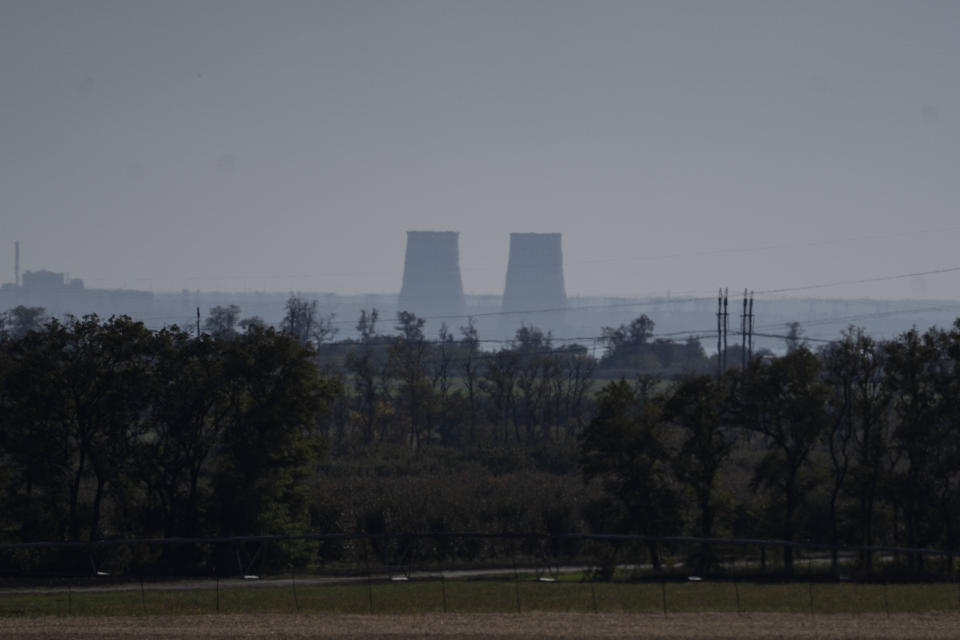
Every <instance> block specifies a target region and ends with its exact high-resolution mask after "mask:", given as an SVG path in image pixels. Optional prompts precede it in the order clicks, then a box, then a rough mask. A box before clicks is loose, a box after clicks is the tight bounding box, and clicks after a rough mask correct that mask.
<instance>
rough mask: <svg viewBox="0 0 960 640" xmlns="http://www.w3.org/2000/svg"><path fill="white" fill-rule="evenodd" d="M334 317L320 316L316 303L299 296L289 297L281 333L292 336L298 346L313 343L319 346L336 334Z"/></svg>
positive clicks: (331, 315)
mask: <svg viewBox="0 0 960 640" xmlns="http://www.w3.org/2000/svg"><path fill="white" fill-rule="evenodd" d="M334 317H335V315H334V314H332V313H331V314H330V315H327V316H320V315H319V313H318V312H317V301H316V300H310V301H307V300H306V299H305V298H302V297H300V296H296V295H294V296H290V297H289V298H288V299H287V303H286V314H285V315H284V317H283V331H284V332H285V333H287V334H289V335H291V336H293V337H294V338H295V339H296V340H297V341H298V342H299V343H300V344H308V343H313V344H314V346H320V345H321V344H323V343H324V342H326V341H327V340H330V339H332V338H333V336H335V335H336V334H337V329H336V327H334V326H333V319H334Z"/></svg>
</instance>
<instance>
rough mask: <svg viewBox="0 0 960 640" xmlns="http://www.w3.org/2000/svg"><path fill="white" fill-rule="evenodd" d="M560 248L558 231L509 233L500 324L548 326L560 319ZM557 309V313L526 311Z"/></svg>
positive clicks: (563, 299)
mask: <svg viewBox="0 0 960 640" xmlns="http://www.w3.org/2000/svg"><path fill="white" fill-rule="evenodd" d="M566 305H567V293H566V290H565V289H564V286H563V249H562V248H561V234H559V233H511V234H510V259H509V262H508V263H507V283H506V286H505V287H504V290H503V307H502V309H503V311H504V312H505V314H506V315H505V316H504V318H503V321H504V322H503V323H502V325H503V326H506V325H510V326H513V327H519V326H520V325H521V324H522V323H527V324H535V325H537V326H538V327H540V328H542V329H551V328H553V327H556V326H557V324H558V323H562V321H563V313H562V311H560V310H562V309H563V308H564V307H566ZM544 309H550V310H556V313H551V314H544V313H536V314H530V315H529V317H527V316H525V314H523V313H522V312H525V311H540V310H544Z"/></svg>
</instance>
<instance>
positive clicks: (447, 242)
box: [399, 231, 463, 326]
mask: <svg viewBox="0 0 960 640" xmlns="http://www.w3.org/2000/svg"><path fill="white" fill-rule="evenodd" d="M459 236H460V234H459V233H457V232H456V231H408V232H407V255H406V258H405V259H404V263H403V287H402V288H401V289H400V307H399V309H400V310H401V311H412V312H413V313H415V314H417V315H418V316H420V317H421V318H427V319H428V321H429V319H430V318H431V317H434V316H448V315H461V314H462V313H463V283H462V281H461V280H460V248H459V244H458V243H459ZM440 322H441V321H440V320H437V321H435V322H431V323H430V324H431V325H433V326H439V325H440ZM456 322H457V320H456V319H451V320H447V324H449V325H450V326H456Z"/></svg>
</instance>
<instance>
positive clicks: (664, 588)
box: [660, 579, 667, 615]
mask: <svg viewBox="0 0 960 640" xmlns="http://www.w3.org/2000/svg"><path fill="white" fill-rule="evenodd" d="M660 595H661V596H662V597H663V615H667V581H666V579H664V580H662V581H661V582H660Z"/></svg>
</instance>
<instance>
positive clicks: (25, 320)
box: [0, 304, 49, 340]
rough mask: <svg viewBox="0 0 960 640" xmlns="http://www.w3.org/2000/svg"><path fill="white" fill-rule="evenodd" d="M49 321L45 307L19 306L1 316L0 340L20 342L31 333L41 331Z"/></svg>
mask: <svg viewBox="0 0 960 640" xmlns="http://www.w3.org/2000/svg"><path fill="white" fill-rule="evenodd" d="M48 320H49V318H48V317H47V312H46V310H45V309H44V308H43V307H26V306H24V305H22V304H21V305H18V306H16V307H14V308H13V309H10V310H9V311H7V312H6V313H2V314H0V338H3V337H4V336H6V337H9V338H11V339H13V340H19V339H20V338H22V337H23V336H25V335H27V333H29V332H30V331H40V330H41V329H42V328H43V325H44V324H46V322H47V321H48Z"/></svg>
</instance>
